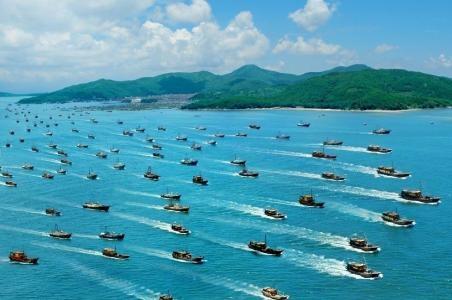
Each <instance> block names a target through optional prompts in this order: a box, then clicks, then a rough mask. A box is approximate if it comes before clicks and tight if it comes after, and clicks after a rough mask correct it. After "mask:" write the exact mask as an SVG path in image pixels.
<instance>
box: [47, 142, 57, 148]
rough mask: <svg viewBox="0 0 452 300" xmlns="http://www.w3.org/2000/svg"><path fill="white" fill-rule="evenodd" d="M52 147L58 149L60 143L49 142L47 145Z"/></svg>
mask: <svg viewBox="0 0 452 300" xmlns="http://www.w3.org/2000/svg"><path fill="white" fill-rule="evenodd" d="M47 146H48V147H49V148H50V149H56V148H58V145H57V144H54V143H52V142H51V143H50V144H48V145H47Z"/></svg>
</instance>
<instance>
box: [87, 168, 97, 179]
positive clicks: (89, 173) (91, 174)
mask: <svg viewBox="0 0 452 300" xmlns="http://www.w3.org/2000/svg"><path fill="white" fill-rule="evenodd" d="M86 178H88V179H90V180H96V179H97V174H96V173H94V172H93V171H91V169H90V170H89V171H88V174H87V175H86Z"/></svg>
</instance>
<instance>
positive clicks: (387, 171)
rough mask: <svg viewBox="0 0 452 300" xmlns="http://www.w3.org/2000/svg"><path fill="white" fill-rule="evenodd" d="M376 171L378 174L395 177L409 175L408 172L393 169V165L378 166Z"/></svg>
mask: <svg viewBox="0 0 452 300" xmlns="http://www.w3.org/2000/svg"><path fill="white" fill-rule="evenodd" d="M377 173H378V174H380V175H384V176H389V177H397V178H405V177H408V176H410V173H406V172H399V171H397V170H396V169H394V167H385V166H380V167H378V169H377Z"/></svg>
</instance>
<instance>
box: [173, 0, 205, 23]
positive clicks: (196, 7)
mask: <svg viewBox="0 0 452 300" xmlns="http://www.w3.org/2000/svg"><path fill="white" fill-rule="evenodd" d="M166 14H167V16H168V17H169V19H170V20H171V21H173V22H179V23H194V24H197V23H199V22H202V21H207V20H210V18H211V9H210V5H209V3H207V1H205V0H192V3H191V4H185V3H182V2H179V3H173V4H169V5H168V6H166Z"/></svg>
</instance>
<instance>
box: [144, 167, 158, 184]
mask: <svg viewBox="0 0 452 300" xmlns="http://www.w3.org/2000/svg"><path fill="white" fill-rule="evenodd" d="M143 176H144V177H145V178H147V179H150V180H153V181H157V180H159V179H160V175H157V174H155V173H153V172H152V168H151V167H148V169H147V171H146V172H145V173H144V175H143Z"/></svg>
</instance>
